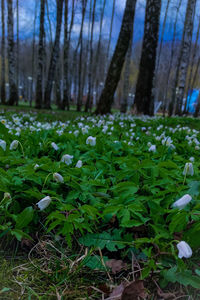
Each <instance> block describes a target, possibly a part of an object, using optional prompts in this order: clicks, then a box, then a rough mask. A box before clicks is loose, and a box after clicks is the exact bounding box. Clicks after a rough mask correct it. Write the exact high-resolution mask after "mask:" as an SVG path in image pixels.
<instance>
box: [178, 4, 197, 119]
mask: <svg viewBox="0 0 200 300" xmlns="http://www.w3.org/2000/svg"><path fill="white" fill-rule="evenodd" d="M195 7H196V0H188V4H187V11H186V17H185V24H184V28H185V30H184V35H183V39H182V43H181V62H180V72H179V84H178V95H177V105H176V113H178V114H179V115H181V114H182V103H183V97H184V92H185V84H186V77H187V71H188V64H189V58H190V49H191V43H192V33H193V25H194V24H193V15H194V13H195Z"/></svg>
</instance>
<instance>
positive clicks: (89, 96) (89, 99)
mask: <svg viewBox="0 0 200 300" xmlns="http://www.w3.org/2000/svg"><path fill="white" fill-rule="evenodd" d="M95 9H96V0H94V3H93V11H92V28H91V36H90V61H89V73H88V94H87V100H86V104H85V112H88V110H89V109H91V106H92V101H93V80H92V67H93V37H94V21H95Z"/></svg>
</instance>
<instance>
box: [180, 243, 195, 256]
mask: <svg viewBox="0 0 200 300" xmlns="http://www.w3.org/2000/svg"><path fill="white" fill-rule="evenodd" d="M177 248H178V257H179V258H183V257H185V258H190V257H191V256H192V249H191V248H190V246H189V245H188V243H186V242H185V241H181V242H180V243H178V244H177Z"/></svg>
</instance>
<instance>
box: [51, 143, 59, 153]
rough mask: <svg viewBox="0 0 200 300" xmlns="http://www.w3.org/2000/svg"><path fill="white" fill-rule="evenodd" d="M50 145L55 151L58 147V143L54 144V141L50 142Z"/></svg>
mask: <svg viewBox="0 0 200 300" xmlns="http://www.w3.org/2000/svg"><path fill="white" fill-rule="evenodd" d="M51 146H52V147H53V149H54V150H56V151H57V150H58V149H59V147H58V145H56V143H54V142H52V143H51Z"/></svg>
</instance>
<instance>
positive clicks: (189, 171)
mask: <svg viewBox="0 0 200 300" xmlns="http://www.w3.org/2000/svg"><path fill="white" fill-rule="evenodd" d="M187 174H188V175H191V176H193V175H194V169H193V164H192V163H186V164H185V167H184V170H183V175H187Z"/></svg>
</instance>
